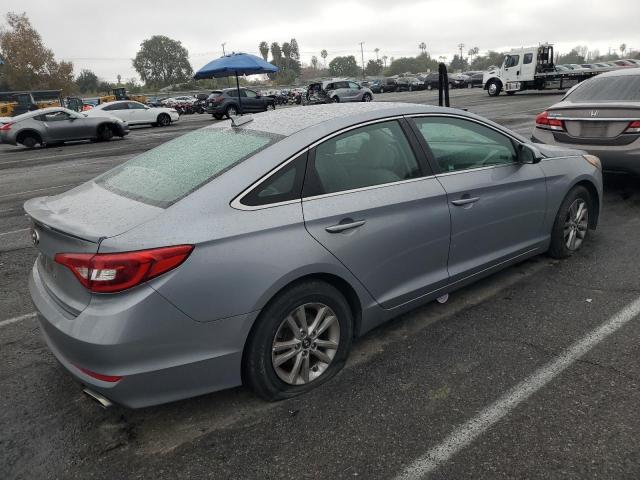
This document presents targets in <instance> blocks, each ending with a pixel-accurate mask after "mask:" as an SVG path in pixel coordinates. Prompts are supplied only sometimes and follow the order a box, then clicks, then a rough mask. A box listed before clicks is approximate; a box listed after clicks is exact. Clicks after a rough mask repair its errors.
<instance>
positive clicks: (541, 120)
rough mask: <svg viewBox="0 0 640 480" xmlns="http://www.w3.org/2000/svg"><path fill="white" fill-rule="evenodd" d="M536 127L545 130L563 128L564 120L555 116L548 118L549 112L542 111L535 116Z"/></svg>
mask: <svg viewBox="0 0 640 480" xmlns="http://www.w3.org/2000/svg"><path fill="white" fill-rule="evenodd" d="M536 127H540V128H545V129H547V130H560V131H562V130H564V122H563V121H562V120H559V119H557V118H549V112H547V111H544V112H542V113H539V114H538V116H536Z"/></svg>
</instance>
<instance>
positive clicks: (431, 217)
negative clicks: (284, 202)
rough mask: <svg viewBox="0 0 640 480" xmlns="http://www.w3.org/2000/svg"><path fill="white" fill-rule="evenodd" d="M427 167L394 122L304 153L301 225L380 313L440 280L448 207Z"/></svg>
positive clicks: (354, 132) (350, 133)
mask: <svg viewBox="0 0 640 480" xmlns="http://www.w3.org/2000/svg"><path fill="white" fill-rule="evenodd" d="M427 169H428V166H427V165H423V164H422V163H421V162H419V161H418V155H417V154H416V151H415V149H414V148H412V146H411V145H410V143H409V141H408V138H407V137H406V136H405V133H404V131H403V128H402V127H401V124H400V123H399V122H398V121H397V120H388V121H383V122H379V123H373V124H369V125H366V126H362V127H359V128H357V129H353V130H349V131H348V132H345V133H342V134H340V135H337V136H334V137H332V138H330V139H328V140H326V141H324V142H323V143H321V144H320V145H318V146H317V147H316V148H315V149H313V150H312V151H311V154H310V159H309V165H308V168H307V174H306V178H305V185H304V197H305V198H304V199H303V202H302V208H303V214H304V220H305V225H306V228H307V230H308V231H309V233H310V234H311V235H312V236H313V237H314V238H315V239H316V240H317V241H318V242H320V243H321V244H322V245H323V246H324V247H325V248H326V249H327V250H329V251H330V252H331V253H332V254H333V255H335V257H336V258H338V260H340V261H341V262H342V263H343V264H344V265H345V266H346V267H347V268H348V269H349V270H350V271H351V272H352V273H353V274H354V275H355V276H356V277H357V278H358V279H359V280H360V282H362V284H363V285H364V286H365V288H366V289H367V290H368V291H369V293H371V295H372V296H373V297H374V298H375V299H376V300H377V301H378V303H380V304H381V305H382V306H383V307H385V308H392V307H395V306H398V305H400V304H403V303H405V302H408V301H411V300H413V299H415V298H418V297H421V296H424V295H426V294H428V293H430V292H433V291H434V290H436V289H437V288H439V287H442V286H444V285H445V284H446V283H447V280H448V274H447V254H448V250H449V229H450V218H449V209H448V206H447V201H446V195H445V191H444V189H443V188H442V185H440V183H439V182H438V181H437V180H436V179H435V178H434V177H433V176H432V175H431V174H430V173H431V172H430V171H428V170H427Z"/></svg>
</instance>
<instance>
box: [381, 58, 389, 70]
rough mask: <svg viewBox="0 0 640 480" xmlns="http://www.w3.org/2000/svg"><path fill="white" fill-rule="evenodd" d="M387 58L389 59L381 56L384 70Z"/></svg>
mask: <svg viewBox="0 0 640 480" xmlns="http://www.w3.org/2000/svg"><path fill="white" fill-rule="evenodd" d="M388 58H389V57H387V56H386V55H383V56H382V63H383V64H384V68H387V59H388Z"/></svg>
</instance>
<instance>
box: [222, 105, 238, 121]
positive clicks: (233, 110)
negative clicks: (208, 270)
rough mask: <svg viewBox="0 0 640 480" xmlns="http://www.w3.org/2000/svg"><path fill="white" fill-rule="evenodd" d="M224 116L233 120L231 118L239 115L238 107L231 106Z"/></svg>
mask: <svg viewBox="0 0 640 480" xmlns="http://www.w3.org/2000/svg"><path fill="white" fill-rule="evenodd" d="M224 114H225V116H226V117H227V118H231V116H235V115H238V107H236V106H235V105H229V106H228V107H227V108H226V109H225V110H224Z"/></svg>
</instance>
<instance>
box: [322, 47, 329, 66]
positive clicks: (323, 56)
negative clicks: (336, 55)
mask: <svg viewBox="0 0 640 480" xmlns="http://www.w3.org/2000/svg"><path fill="white" fill-rule="evenodd" d="M320 56H321V57H322V61H323V62H324V68H327V57H328V56H329V53H328V52H327V51H326V50H322V51H321V52H320Z"/></svg>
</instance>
